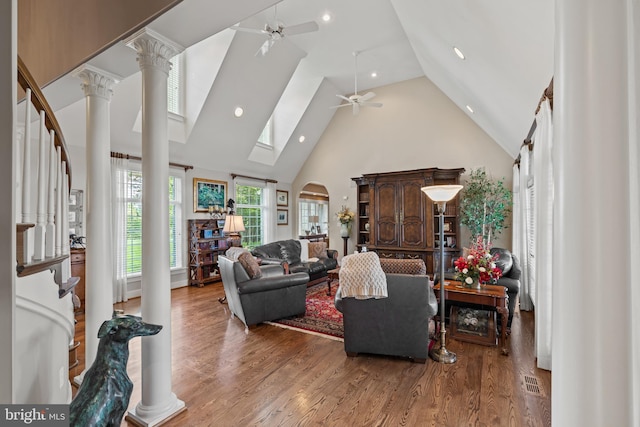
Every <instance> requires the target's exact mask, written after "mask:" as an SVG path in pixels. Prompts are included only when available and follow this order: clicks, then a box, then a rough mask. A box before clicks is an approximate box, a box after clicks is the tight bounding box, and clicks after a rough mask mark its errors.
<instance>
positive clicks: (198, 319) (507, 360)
mask: <svg viewBox="0 0 640 427" xmlns="http://www.w3.org/2000/svg"><path fill="white" fill-rule="evenodd" d="M223 294H224V292H223V290H222V286H221V285H220V284H213V285H208V286H205V287H203V288H196V287H187V288H180V289H176V290H173V291H172V338H173V341H172V345H173V349H172V359H173V360H172V363H173V372H172V381H173V385H172V390H173V392H174V393H176V395H177V396H178V398H179V399H182V400H184V401H185V403H186V405H187V410H186V411H185V412H183V413H182V414H180V415H178V416H177V417H175V418H174V419H172V420H170V421H169V422H168V423H166V425H167V426H180V427H182V426H194V427H201V426H216V427H219V426H223V427H224V426H269V427H270V426H307V425H309V426H310V425H323V426H350V425H353V426H362V425H367V426H418V425H419V426H438V427H440V426H447V427H448V426H451V427H459V426H479V427H481V426H490V427H495V426H535V427H538V426H542V427H545V426H550V425H551V409H550V408H551V389H550V387H551V374H550V373H549V372H548V371H543V370H539V369H537V368H536V367H535V359H534V357H533V354H534V351H533V346H534V341H533V340H534V338H533V337H534V332H533V327H534V325H533V323H534V319H533V315H532V314H531V313H526V312H523V313H519V312H516V316H515V317H514V320H513V325H512V333H511V337H510V340H509V347H510V349H511V354H510V355H509V356H503V355H501V354H500V351H499V348H498V347H485V346H480V345H476V344H470V343H466V342H459V341H456V340H454V339H449V340H448V342H447V348H449V349H450V350H451V351H454V352H456V353H457V354H458V362H457V363H455V364H452V365H442V364H438V363H436V362H434V361H432V360H427V363H426V364H418V363H412V362H411V361H409V360H405V359H401V358H393V357H384V356H374V355H359V356H358V357H355V358H351V357H347V356H346V355H345V353H344V347H343V343H341V342H339V341H334V340H330V339H325V338H322V337H318V336H313V335H309V334H304V333H301V332H297V331H291V330H288V329H282V328H278V327H275V326H272V325H266V324H262V325H258V326H256V327H254V328H251V329H250V330H249V332H248V333H245V328H244V325H243V324H242V322H240V320H238V319H237V318H231V316H230V313H229V310H228V307H227V306H226V305H222V304H220V303H219V302H218V301H217V299H218V298H219V297H221V296H222V295H223ZM114 307H115V308H119V309H122V310H124V311H125V312H126V313H131V314H139V313H140V299H139V298H136V299H132V300H130V301H128V302H126V303H120V304H116V305H115V306H114ZM77 318H78V324H77V326H76V339H77V340H78V341H80V342H81V346H80V347H79V349H78V350H79V351H78V360H79V362H80V364H79V365H78V366H77V367H76V368H74V369H72V370H70V372H69V375H70V377H71V378H73V376H75V375H78V374H79V373H80V372H82V370H83V369H84V341H85V339H84V333H85V331H84V326H85V325H84V316H83V315H82V314H80V315H78V316H77ZM140 342H141V341H140V339H134V340H132V341H131V342H130V350H131V355H130V358H129V365H128V372H129V376H130V377H131V379H132V381H133V382H134V390H133V394H132V397H131V401H130V409H133V408H134V407H135V405H136V404H137V403H138V402H139V401H140V396H141V378H140V360H141V355H140ZM523 375H529V376H531V377H534V378H536V379H537V381H538V382H539V385H540V387H541V388H542V389H543V391H544V393H543V395H542V396H538V395H533V394H531V393H528V392H526V391H525V388H524V386H523V384H522V382H523V379H522V378H523ZM122 425H123V426H128V425H129V424H128V423H127V421H123V423H122Z"/></svg>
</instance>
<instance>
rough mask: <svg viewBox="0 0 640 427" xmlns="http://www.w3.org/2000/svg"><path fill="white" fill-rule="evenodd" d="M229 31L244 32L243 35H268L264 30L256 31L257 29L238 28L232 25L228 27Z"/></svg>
mask: <svg viewBox="0 0 640 427" xmlns="http://www.w3.org/2000/svg"><path fill="white" fill-rule="evenodd" d="M229 29H231V30H236V31H242V32H245V33H252V34H269V33H268V32H266V31H265V30H258V29H257V28H247V27H239V26H237V25H234V26H233V27H229Z"/></svg>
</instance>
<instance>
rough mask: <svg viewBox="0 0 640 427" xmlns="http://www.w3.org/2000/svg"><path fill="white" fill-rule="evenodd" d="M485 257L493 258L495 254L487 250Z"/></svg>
mask: <svg viewBox="0 0 640 427" xmlns="http://www.w3.org/2000/svg"><path fill="white" fill-rule="evenodd" d="M484 257H485V258H493V255H491V254H490V253H489V252H487V253H486V254H484Z"/></svg>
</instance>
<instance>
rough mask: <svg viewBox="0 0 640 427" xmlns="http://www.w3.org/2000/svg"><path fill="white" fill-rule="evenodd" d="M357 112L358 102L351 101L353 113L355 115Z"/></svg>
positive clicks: (358, 108) (358, 110)
mask: <svg viewBox="0 0 640 427" xmlns="http://www.w3.org/2000/svg"><path fill="white" fill-rule="evenodd" d="M359 112H360V104H358V103H357V102H354V103H353V115H354V116H357V115H358V113H359Z"/></svg>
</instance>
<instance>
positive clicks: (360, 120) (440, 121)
mask: <svg viewBox="0 0 640 427" xmlns="http://www.w3.org/2000/svg"><path fill="white" fill-rule="evenodd" d="M374 91H375V93H376V94H377V96H376V98H375V101H377V102H382V103H383V104H384V105H383V107H382V108H362V109H361V110H360V114H359V115H358V116H353V114H352V112H351V109H350V108H348V107H346V108H340V109H339V110H338V112H337V113H336V114H335V116H334V117H333V120H332V121H331V122H330V124H329V126H328V127H327V129H326V130H325V132H324V134H323V135H322V137H321V138H320V140H319V141H318V143H317V145H316V147H315V149H314V150H313V152H312V153H311V155H310V156H309V158H308V159H307V161H306V162H305V164H304V165H303V166H302V168H301V171H300V173H299V174H298V176H297V177H296V179H295V180H294V182H293V184H292V191H293V195H294V196H293V199H292V198H291V195H290V199H291V200H295V199H296V197H297V196H296V195H297V194H299V192H300V190H301V189H302V187H304V185H305V184H307V183H309V182H316V183H321V184H322V185H324V186H325V187H326V188H327V189H328V190H329V201H330V208H329V212H330V221H329V225H330V227H329V238H330V242H331V243H330V246H331V247H332V248H334V249H338V250H339V251H340V253H341V254H342V239H341V238H340V234H339V227H338V225H337V221H336V220H335V213H336V212H337V211H338V210H339V209H340V207H341V205H343V204H345V205H347V206H349V207H350V208H351V209H352V210H353V211H354V212H355V211H356V189H355V185H354V183H353V182H352V181H351V178H353V177H357V176H360V175H362V174H364V173H373V172H391V171H401V170H411V169H420V168H428V167H439V168H460V167H463V168H465V169H466V170H467V172H468V171H469V170H470V169H472V168H474V169H475V168H477V167H480V166H484V167H485V169H486V170H487V172H488V173H490V174H491V175H492V176H493V177H494V178H496V179H500V178H502V177H504V178H505V184H506V185H507V187H508V188H511V176H512V172H511V170H512V166H513V160H514V159H513V158H511V157H510V156H509V155H508V154H507V153H506V152H505V151H504V150H503V149H502V148H501V147H500V146H499V145H498V144H497V143H496V142H495V141H494V140H493V139H491V138H490V137H489V136H488V135H487V134H486V133H485V132H484V131H483V130H481V129H480V128H479V127H478V126H477V125H476V124H475V123H474V122H473V121H472V120H470V119H469V117H468V116H467V114H466V113H465V112H463V111H461V110H460V109H459V108H458V107H457V106H456V105H455V104H453V103H452V102H451V100H449V98H447V96H446V95H444V94H443V93H442V92H441V91H440V90H439V89H438V88H437V87H436V86H435V85H434V84H433V83H432V82H431V81H430V80H428V79H427V78H426V77H421V78H416V79H412V80H408V81H405V82H401V83H397V84H393V85H388V86H383V87H379V88H376V89H375V90H374ZM478 113H479V112H478ZM527 132H528V129H523V132H522V136H523V138H524V137H525V136H526V133H527ZM464 178H465V177H464V176H463V179H464ZM290 194H291V193H290ZM345 198H346V199H345ZM289 216H290V222H291V221H292V220H293V221H296V222H297V210H296V209H295V206H294V209H292V212H290V213H289ZM294 229H297V227H295V228H294ZM465 235H466V236H467V237H466V239H465ZM468 235H469V234H468V232H467V233H466V234H465V233H463V239H464V240H463V241H468ZM354 245H355V238H352V239H350V240H349V248H348V252H352V251H353V250H354ZM494 246H502V247H507V248H510V247H511V230H510V229H507V230H506V232H504V233H503V234H502V235H501V236H500V238H498V239H496V240H495V241H494Z"/></svg>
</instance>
